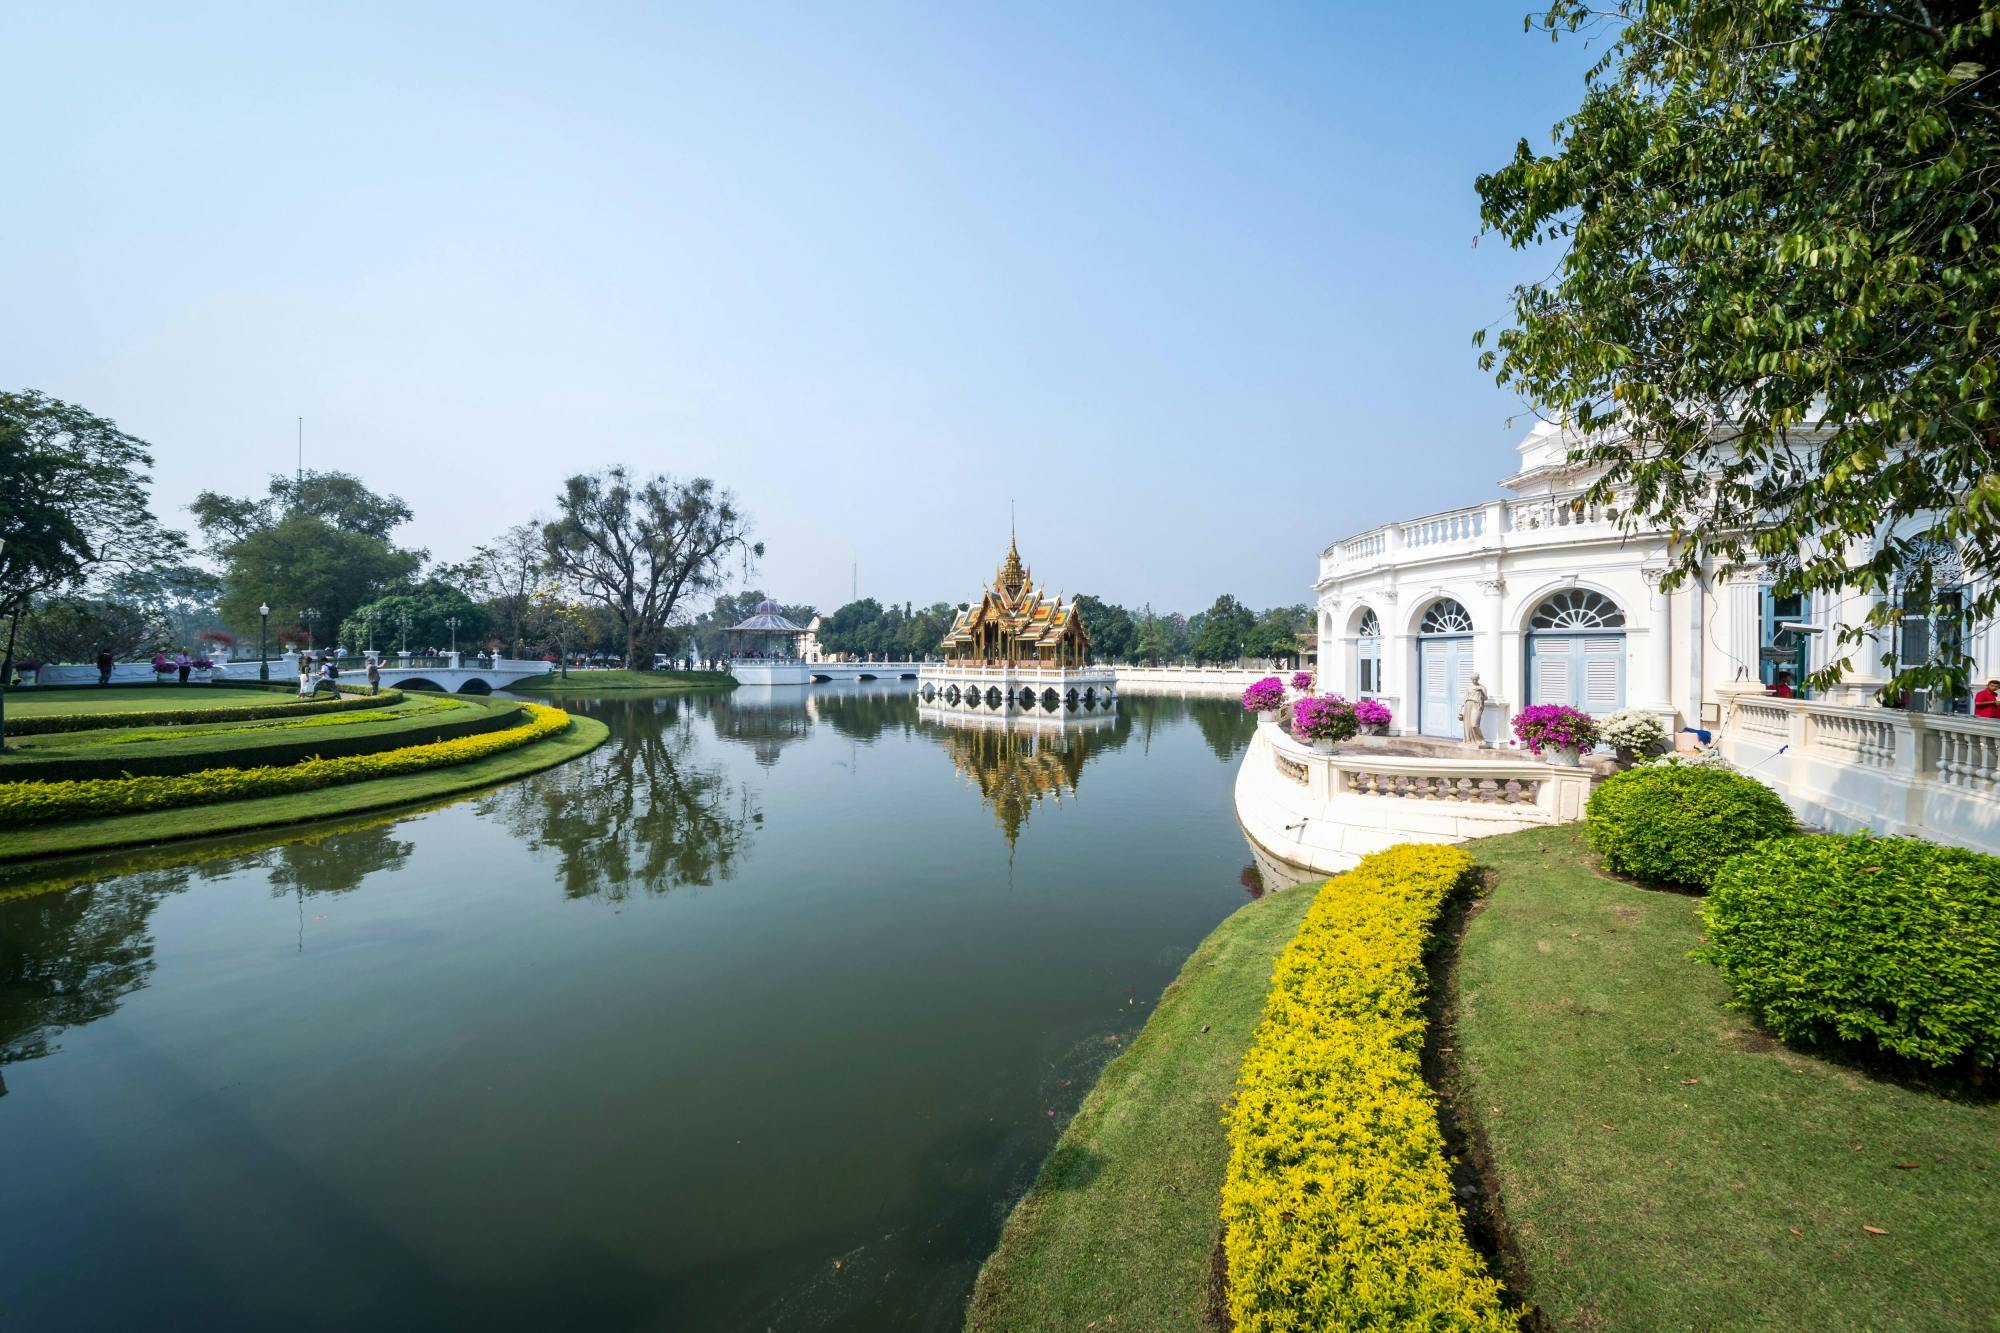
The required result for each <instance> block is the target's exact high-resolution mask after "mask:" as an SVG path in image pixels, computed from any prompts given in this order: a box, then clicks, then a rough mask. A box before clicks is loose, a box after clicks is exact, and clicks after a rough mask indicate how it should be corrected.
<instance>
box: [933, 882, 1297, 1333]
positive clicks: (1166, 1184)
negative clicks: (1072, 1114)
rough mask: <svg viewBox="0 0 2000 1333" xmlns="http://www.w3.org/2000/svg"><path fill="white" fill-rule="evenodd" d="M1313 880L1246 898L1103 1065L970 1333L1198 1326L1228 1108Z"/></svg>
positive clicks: (978, 1304)
mask: <svg viewBox="0 0 2000 1333" xmlns="http://www.w3.org/2000/svg"><path fill="white" fill-rule="evenodd" d="M1314 892H1315V890H1314V889H1313V888H1309V887H1308V888H1296V889H1287V890H1284V891H1282V892H1279V893H1275V894H1272V895H1270V896H1268V897H1266V898H1263V899H1261V900H1259V901H1257V902H1254V903H1250V904H1248V905H1247V906H1245V907H1242V908H1240V909H1239V910H1238V911H1237V912H1236V913H1235V914H1234V915H1232V916H1230V917H1229V918H1228V920H1226V921H1224V922H1223V923H1222V924H1221V925H1220V926H1218V927H1216V929H1215V931H1214V933H1213V934H1211V935H1210V936H1209V937H1208V938H1207V939H1206V940H1204V941H1203V942H1202V945H1201V947H1200V948H1198V949H1197V950H1195V952H1194V954H1193V955H1192V956H1190V957H1189V959H1188V961H1187V963H1186V965H1185V966H1184V967H1182V969H1181V974H1180V976H1179V977H1178V978H1177V979H1176V980H1175V981H1174V984H1173V985H1171V986H1169V987H1168V988H1167V991H1166V993H1165V994H1164V995H1162V996H1161V998H1160V1006H1159V1008H1158V1009H1157V1010H1155V1011H1154V1013H1153V1016H1152V1019H1151V1020H1150V1021H1149V1022H1148V1023H1147V1024H1146V1027H1145V1029H1144V1031H1142V1032H1141V1033H1140V1034H1139V1036H1138V1039H1137V1040H1135V1041H1134V1042H1133V1043H1132V1045H1131V1048H1130V1049H1129V1050H1127V1051H1126V1052H1125V1053H1124V1054H1123V1055H1120V1056H1119V1057H1118V1058H1117V1059H1116V1060H1114V1061H1112V1062H1111V1064H1110V1065H1109V1066H1107V1067H1106V1068H1105V1071H1104V1074H1103V1076H1102V1077H1101V1078H1100V1079H1099V1080H1098V1082H1097V1086H1096V1087H1095V1088H1093V1089H1092V1090H1091V1092H1090V1095H1089V1096H1088V1097H1086V1098H1085V1099H1084V1102H1083V1105H1082V1106H1081V1107H1080V1108H1079V1109H1078V1111H1077V1114H1076V1118H1075V1119H1074V1120H1072V1121H1071V1122H1070V1124H1069V1126H1068V1128H1067V1129H1066V1130H1065V1131H1064V1132H1063V1136H1062V1138H1061V1139H1060V1140H1059V1141H1058V1142H1057V1144H1056V1147H1055V1149H1054V1151H1052V1152H1051V1153H1050V1154H1049V1158H1048V1160H1047V1161H1046V1162H1045V1163H1043V1166H1042V1170H1041V1174H1040V1175H1039V1176H1038V1177H1037V1179H1036V1181H1035V1184H1034V1187H1033V1188H1032V1189H1030V1190H1029V1191H1028V1194H1027V1196H1026V1197H1025V1198H1023V1199H1022V1200H1021V1202H1020V1204H1019V1205H1018V1206H1017V1207H1016V1208H1015V1209H1014V1212H1013V1215H1012V1216H1011V1217H1009V1218H1008V1220H1007V1225H1006V1228H1005V1230H1004V1231H1003V1232H1002V1233H1001V1237H1000V1244H999V1247H998V1248H997V1249H995V1251H994V1252H993V1254H992V1256H991V1257H990V1258H989V1259H987V1261H986V1265H985V1267H984V1268H983V1269H981V1270H980V1274H979V1283H978V1286H977V1288H976V1289H975V1290H974V1292H973V1296H972V1305H971V1308H970V1310H969V1311H968V1312H967V1315H966V1324H965V1326H966V1328H967V1329H969V1330H981V1331H982V1333H984V1331H986V1330H992V1331H994V1333H999V1331H1001V1330H1005V1331H1006V1333H1014V1331H1015V1330H1034V1329H1061V1330H1064V1331H1065V1333H1074V1331H1075V1330H1080V1329H1084V1328H1086V1327H1088V1326H1090V1324H1091V1321H1092V1320H1096V1321H1097V1324H1096V1327H1098V1328H1100V1329H1106V1330H1110V1329H1121V1328H1122V1329H1133V1330H1145V1331H1146V1333H1174V1330H1191V1331H1192V1330H1203V1329H1207V1328H1210V1327H1212V1325H1210V1324H1209V1323H1208V1322H1207V1313H1206V1312H1207V1311H1208V1309H1209V1308H1210V1304H1211V1294H1210V1290H1209V1288H1210V1281H1211V1274H1212V1272H1213V1269H1212V1261H1213V1257H1214V1253H1215V1248H1216V1241H1217V1239H1218V1236H1219V1232H1220V1220H1219V1218H1220V1212H1219V1208H1220V1198H1221V1190H1222V1176H1223V1168H1224V1166H1225V1165H1226V1164H1227V1161H1228V1155H1229V1148H1228V1144H1227V1142H1226V1140H1225V1138H1224V1136H1223V1128H1222V1109H1223V1103H1224V1102H1225V1101H1227V1100H1228V1099H1229V1097H1230V1096H1231V1094H1232V1093H1233V1092H1234V1091H1235V1089H1236V1076H1237V1070H1238V1068H1239V1067H1240V1066H1241V1064H1242V1062H1243V1053H1244V1051H1245V1050H1246V1049H1247V1048H1248V1047H1249V1045H1250V1034H1251V1032H1252V1031H1253V1030H1254V1029H1255V1028H1256V1026H1257V1020H1258V1018H1259V1016H1260V1015H1261V1014H1262V1012H1263V1007H1264V995H1265V991H1266V990H1267V989H1268V988H1269V985H1270V980H1271V966H1272V964H1273V962H1274V961H1275V960H1276V958H1277V956H1278V952H1279V950H1281V949H1283V948H1284V946H1285V944H1286V942H1287V941H1289V940H1290V939H1291V938H1292V935H1293V934H1294V933H1295V932H1296V931H1297V930H1298V926H1299V921H1300V920H1301V919H1302V918H1303V917H1304V916H1305V912H1306V908H1307V907H1309V906H1311V904H1312V900H1313V895H1314Z"/></svg>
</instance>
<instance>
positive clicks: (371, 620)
mask: <svg viewBox="0 0 2000 1333" xmlns="http://www.w3.org/2000/svg"><path fill="white" fill-rule="evenodd" d="M361 623H362V624H364V625H366V626H367V627H368V655H369V656H370V657H373V656H374V655H375V613H374V612H373V611H370V612H368V613H367V614H366V615H364V616H362V617H361Z"/></svg>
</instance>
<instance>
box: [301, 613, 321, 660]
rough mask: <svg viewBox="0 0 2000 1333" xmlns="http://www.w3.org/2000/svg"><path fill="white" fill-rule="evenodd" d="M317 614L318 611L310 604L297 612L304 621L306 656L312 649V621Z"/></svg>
mask: <svg viewBox="0 0 2000 1333" xmlns="http://www.w3.org/2000/svg"><path fill="white" fill-rule="evenodd" d="M318 615H319V612H317V611H315V610H313V609H312V608H311V607H310V606H309V607H307V608H305V610H303V611H301V612H299V619H300V620H301V621H303V622H304V623H305V627H306V653H307V655H308V656H310V655H311V653H312V650H313V621H314V619H316V618H317V617H318Z"/></svg>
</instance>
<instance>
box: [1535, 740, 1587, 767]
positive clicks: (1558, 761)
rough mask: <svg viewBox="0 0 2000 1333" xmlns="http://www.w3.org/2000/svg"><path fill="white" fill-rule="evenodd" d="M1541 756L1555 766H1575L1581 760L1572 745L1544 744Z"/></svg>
mask: <svg viewBox="0 0 2000 1333" xmlns="http://www.w3.org/2000/svg"><path fill="white" fill-rule="evenodd" d="M1542 758H1543V759H1545V760H1547V761H1548V762H1549V763H1551V764H1554V765H1555V766H1556V767H1557V768H1575V767H1576V766H1577V765H1578V763H1579V762H1581V760H1580V757H1579V756H1578V754H1577V751H1576V747H1575V746H1574V745H1545V746H1543V747H1542Z"/></svg>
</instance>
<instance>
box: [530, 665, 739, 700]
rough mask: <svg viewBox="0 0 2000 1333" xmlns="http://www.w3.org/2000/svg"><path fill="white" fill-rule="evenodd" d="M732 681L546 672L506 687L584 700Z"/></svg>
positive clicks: (716, 676)
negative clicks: (605, 695) (565, 674)
mask: <svg viewBox="0 0 2000 1333" xmlns="http://www.w3.org/2000/svg"><path fill="white" fill-rule="evenodd" d="M735 685H736V678H735V677H734V676H732V675H730V674H729V673H728V672H727V671H626V670H624V669H623V668H615V669H612V670H609V671H585V670H581V669H578V670H572V671H571V672H570V673H569V674H568V675H567V676H563V675H558V674H557V673H555V672H553V671H552V672H549V673H547V674H546V675H541V676H529V677H528V678H527V679H525V680H518V681H515V682H514V683H513V684H512V685H509V686H508V687H507V691H508V693H510V694H559V695H562V696H563V697H564V698H568V699H588V698H590V697H592V696H594V695H599V694H616V695H626V694H665V693H670V692H676V691H681V690H727V689H732V688H734V687H735Z"/></svg>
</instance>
